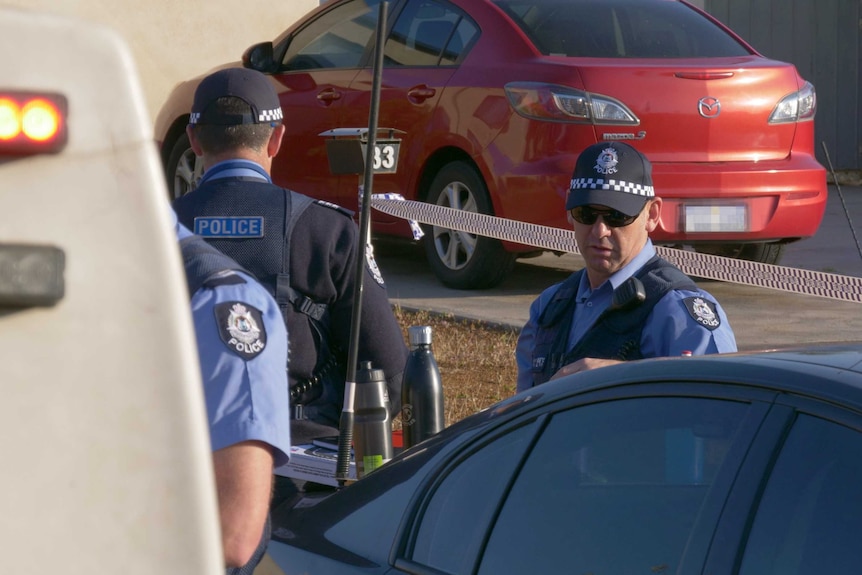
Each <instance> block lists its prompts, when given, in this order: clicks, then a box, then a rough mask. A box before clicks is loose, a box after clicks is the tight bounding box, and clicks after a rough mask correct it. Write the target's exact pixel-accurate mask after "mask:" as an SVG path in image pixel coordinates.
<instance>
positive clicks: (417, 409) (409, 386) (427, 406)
mask: <svg viewBox="0 0 862 575" xmlns="http://www.w3.org/2000/svg"><path fill="white" fill-rule="evenodd" d="M407 334H408V336H409V338H410V355H408V356H407V364H406V365H405V366H404V376H403V379H402V383H401V406H402V407H401V425H402V429H403V435H404V448H405V449H407V448H409V447H412V446H414V445H416V444H417V443H420V442H421V441H424V440H425V439H427V438H429V437H431V436H432V435H434V434H436V433H439V432H440V431H441V430H442V429H443V427H444V426H445V424H444V415H445V414H444V411H443V384H442V382H441V381H440V369H439V368H438V367H437V360H436V359H434V353H433V352H432V351H431V326H427V325H419V326H411V327H409V328H407Z"/></svg>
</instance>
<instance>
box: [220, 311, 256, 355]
mask: <svg viewBox="0 0 862 575" xmlns="http://www.w3.org/2000/svg"><path fill="white" fill-rule="evenodd" d="M215 316H216V325H218V334H219V337H220V338H221V340H222V341H223V342H224V344H225V345H226V346H227V347H228V348H229V349H230V350H231V351H233V352H234V353H236V354H237V355H238V356H240V357H241V358H243V359H244V360H246V361H249V360H251V359H254V358H255V357H257V356H258V355H260V352H262V351H263V349H264V348H265V347H266V327H265V326H264V325H263V314H262V313H261V312H260V310H259V309H257V308H256V307H254V306H251V305H249V304H247V303H244V302H239V301H229V302H223V303H220V304H216V306H215Z"/></svg>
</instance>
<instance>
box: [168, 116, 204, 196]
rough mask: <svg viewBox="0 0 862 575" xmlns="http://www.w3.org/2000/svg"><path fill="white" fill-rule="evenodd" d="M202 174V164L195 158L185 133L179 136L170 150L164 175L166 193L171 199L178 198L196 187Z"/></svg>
mask: <svg viewBox="0 0 862 575" xmlns="http://www.w3.org/2000/svg"><path fill="white" fill-rule="evenodd" d="M203 172H204V163H203V161H202V160H201V159H200V158H199V157H197V155H196V154H195V153H194V150H192V146H191V144H189V137H188V136H187V135H186V133H185V132H183V133H182V135H180V137H179V138H178V139H177V141H176V142H174V145H173V147H172V148H171V153H170V155H169V156H168V163H167V165H166V166H165V175H166V177H167V180H168V193H169V194H170V196H171V199H172V200H173V199H176V198H179V197H180V196H184V195H186V194H187V193H189V192H191V191H192V190H194V189H195V188H196V187H197V186H198V182H199V181H200V179H201V176H202V175H203Z"/></svg>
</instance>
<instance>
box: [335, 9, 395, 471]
mask: <svg viewBox="0 0 862 575" xmlns="http://www.w3.org/2000/svg"><path fill="white" fill-rule="evenodd" d="M388 4H389V3H388V2H386V1H385V0H384V1H382V2H380V7H379V9H378V16H377V34H376V36H375V41H374V42H375V43H374V68H373V80H372V84H371V109H370V111H369V113H368V142H367V145H366V147H365V172H364V176H365V180H364V184H363V190H362V209H361V210H360V212H359V253H358V254H356V286H355V289H354V292H353V311H352V315H351V320H350V343H349V347H348V350H347V375H346V377H345V382H344V406H343V407H342V408H341V420H340V421H339V424H338V459H337V460H336V465H335V479H336V480H337V481H338V485H339V487H343V486H344V483H345V482H346V481H347V480H348V479H349V478H350V446H351V443H353V419H354V412H353V402H354V398H355V396H356V367H357V362H358V356H359V322H360V318H361V314H362V290H363V283H364V278H365V252H366V250H367V249H368V247H369V245H370V241H371V240H370V237H371V223H370V221H369V219H370V214H371V185H372V182H373V179H374V148H375V146H376V144H377V116H378V108H379V107H380V80H381V76H382V74H383V41H384V38H385V34H386V9H387V7H388Z"/></svg>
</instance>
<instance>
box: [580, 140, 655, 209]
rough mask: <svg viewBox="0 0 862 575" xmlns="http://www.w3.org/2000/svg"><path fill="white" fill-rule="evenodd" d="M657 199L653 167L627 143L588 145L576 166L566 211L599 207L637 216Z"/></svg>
mask: <svg viewBox="0 0 862 575" xmlns="http://www.w3.org/2000/svg"><path fill="white" fill-rule="evenodd" d="M653 197H655V190H654V189H653V184H652V164H650V161H649V160H648V159H647V157H646V156H644V155H643V154H641V153H640V152H639V151H637V150H636V149H634V148H633V147H632V146H630V145H629V144H626V143H625V142H599V143H598V144H593V145H591V146H588V147H587V148H586V149H585V150H584V151H583V152H581V155H580V156H578V161H577V162H576V163H575V171H574V173H573V174H572V182H571V184H570V186H569V195H568V197H567V198H566V211H568V210H571V209H572V208H575V207H578V206H586V205H598V206H605V207H608V208H610V209H612V210H617V211H619V212H622V213H624V214H626V215H627V216H636V215H638V214H639V213H640V212H641V210H643V207H644V205H645V204H646V202H647V200H648V199H650V198H653Z"/></svg>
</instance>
